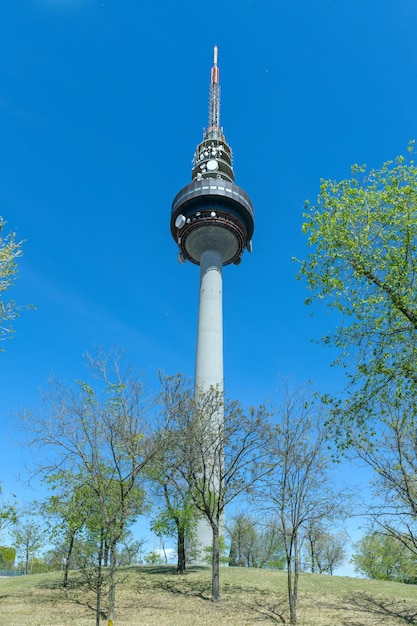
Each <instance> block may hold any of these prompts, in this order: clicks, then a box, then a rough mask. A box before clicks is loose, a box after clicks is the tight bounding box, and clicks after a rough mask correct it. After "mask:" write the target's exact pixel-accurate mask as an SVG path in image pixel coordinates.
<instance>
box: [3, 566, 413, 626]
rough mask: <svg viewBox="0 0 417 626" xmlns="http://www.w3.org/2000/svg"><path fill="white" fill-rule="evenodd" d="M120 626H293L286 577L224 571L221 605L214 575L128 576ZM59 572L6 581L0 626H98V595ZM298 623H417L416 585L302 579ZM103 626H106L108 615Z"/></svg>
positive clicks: (148, 571)
mask: <svg viewBox="0 0 417 626" xmlns="http://www.w3.org/2000/svg"><path fill="white" fill-rule="evenodd" d="M123 575H124V580H123V581H122V582H121V583H120V585H119V587H118V591H117V610H116V620H115V626H140V625H142V626H180V625H181V626H200V625H201V626H228V625H231V624H233V625H236V626H248V625H254V626H257V625H260V624H262V625H267V624H287V623H288V611H287V598H286V590H285V585H286V575H285V573H284V572H275V571H268V570H256V569H240V568H223V569H222V571H221V587H222V600H221V602H220V603H213V602H210V599H209V598H210V571H209V569H206V568H191V569H190V571H189V573H188V574H187V575H185V576H177V575H176V574H175V571H174V569H173V568H171V567H161V566H146V567H140V568H130V569H128V570H125V571H124V572H123ZM60 582H61V578H60V575H59V574H58V573H54V574H37V575H33V576H26V577H20V578H7V579H6V578H4V579H0V626H67V625H70V624H72V625H75V624H77V626H87V625H88V626H90V625H94V623H95V619H94V597H93V595H92V594H91V593H89V592H88V591H87V590H86V589H85V587H84V586H83V585H82V583H81V581H80V580H79V578H78V577H77V575H76V574H73V576H72V579H71V584H70V587H69V589H68V590H67V591H64V590H63V589H62V588H61V587H60ZM298 618H299V619H298V623H299V625H300V626H382V625H383V626H397V625H401V624H402V625H405V624H417V593H416V587H415V586H411V585H402V584H399V583H387V582H379V581H367V580H359V579H353V578H342V577H336V576H334V577H331V576H320V575H312V574H303V575H302V576H301V579H300V592H299V602H298ZM103 624H106V620H105V617H104V616H103Z"/></svg>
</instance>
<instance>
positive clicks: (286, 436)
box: [256, 389, 345, 624]
mask: <svg viewBox="0 0 417 626" xmlns="http://www.w3.org/2000/svg"><path fill="white" fill-rule="evenodd" d="M329 444H330V442H329V433H328V430H327V429H326V428H325V426H324V420H323V417H322V415H321V414H320V413H317V411H316V409H315V407H314V405H313V404H312V403H311V402H309V401H308V399H307V398H306V396H305V393H304V392H303V390H301V389H299V390H296V391H294V392H291V391H289V390H288V389H286V392H285V395H284V399H283V403H282V405H281V407H279V408H278V409H276V411H275V424H274V426H273V428H272V431H271V432H266V433H265V443H264V446H265V449H266V450H267V451H268V454H269V459H270V472H269V473H268V474H267V475H266V476H265V477H264V478H263V479H262V480H261V482H260V486H259V487H258V489H257V493H256V500H257V502H258V506H259V507H260V508H262V509H264V510H266V511H268V513H269V514H270V515H274V516H275V518H276V520H277V524H278V525H279V528H280V532H281V537H282V542H283V547H284V551H285V558H286V567H287V589H288V601H289V610H290V621H291V624H295V623H296V622H297V596H298V582H299V570H300V550H301V545H302V541H303V538H304V535H305V533H306V531H307V530H308V528H310V527H311V526H312V525H313V524H318V523H319V522H322V521H324V520H330V519H335V518H337V517H341V516H342V512H343V507H342V502H343V497H345V496H343V495H342V493H338V492H337V491H335V490H334V489H333V488H332V486H331V482H330V476H329V459H328V448H329Z"/></svg>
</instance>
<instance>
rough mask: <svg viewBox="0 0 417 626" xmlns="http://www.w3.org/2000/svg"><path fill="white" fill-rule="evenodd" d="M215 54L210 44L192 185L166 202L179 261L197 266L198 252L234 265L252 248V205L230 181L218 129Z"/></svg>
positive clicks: (224, 144)
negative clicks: (204, 121) (204, 118)
mask: <svg viewBox="0 0 417 626" xmlns="http://www.w3.org/2000/svg"><path fill="white" fill-rule="evenodd" d="M217 54H218V51H217V46H215V47H214V62H213V67H212V69H211V81H210V94H209V116H208V127H207V128H206V129H205V130H204V132H203V140H202V142H201V143H200V144H199V145H198V146H197V148H196V151H195V154H194V159H193V169H192V182H191V183H190V184H189V185H187V186H186V187H184V188H183V189H181V191H180V192H179V193H177V195H176V196H175V198H174V201H173V203H172V212H171V233H172V236H173V238H174V239H175V241H176V242H177V244H178V248H179V251H178V258H179V260H180V262H182V263H184V262H185V261H186V260H188V261H191V262H192V263H195V264H197V265H200V259H201V255H202V254H203V252H204V251H206V250H216V251H217V252H219V253H220V254H221V259H222V264H223V265H228V264H229V263H234V264H236V265H238V264H239V263H240V262H241V260H242V254H243V252H244V250H245V248H246V249H247V250H248V251H249V252H250V251H251V250H252V235H253V230H254V219H253V206H252V202H251V199H250V198H249V196H248V194H247V193H246V192H245V191H243V189H242V188H241V187H238V186H237V185H235V183H234V172H233V165H232V151H231V148H230V146H229V145H228V144H227V142H226V138H225V136H224V134H223V129H222V127H221V125H220V72H219V68H218V65H217Z"/></svg>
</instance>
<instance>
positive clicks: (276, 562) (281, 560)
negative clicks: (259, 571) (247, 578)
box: [228, 512, 285, 569]
mask: <svg viewBox="0 0 417 626" xmlns="http://www.w3.org/2000/svg"><path fill="white" fill-rule="evenodd" d="M228 532H229V536H230V550H229V559H228V563H229V567H259V568H262V567H269V568H277V569H283V568H284V566H285V553H284V547H283V542H282V537H281V533H280V531H279V528H278V526H277V524H276V522H275V521H274V520H273V519H270V520H268V519H266V520H262V521H260V520H258V519H255V518H254V517H252V516H251V515H248V514H247V513H242V512H241V513H236V514H235V515H234V516H233V517H232V519H231V523H230V525H229V528H228Z"/></svg>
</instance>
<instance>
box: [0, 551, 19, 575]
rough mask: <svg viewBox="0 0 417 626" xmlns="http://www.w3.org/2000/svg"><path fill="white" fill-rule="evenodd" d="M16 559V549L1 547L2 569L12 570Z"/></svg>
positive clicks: (0, 566) (0, 564)
mask: <svg viewBox="0 0 417 626" xmlns="http://www.w3.org/2000/svg"><path fill="white" fill-rule="evenodd" d="M15 559H16V548H9V547H8V546H0V569H11V568H12V567H13V565H14V562H15Z"/></svg>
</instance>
